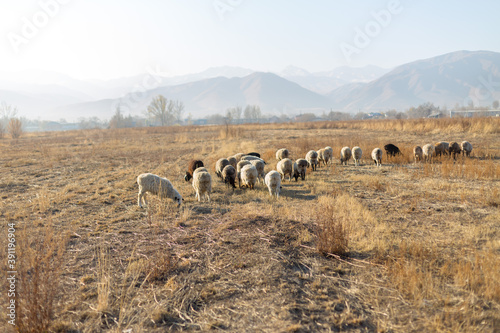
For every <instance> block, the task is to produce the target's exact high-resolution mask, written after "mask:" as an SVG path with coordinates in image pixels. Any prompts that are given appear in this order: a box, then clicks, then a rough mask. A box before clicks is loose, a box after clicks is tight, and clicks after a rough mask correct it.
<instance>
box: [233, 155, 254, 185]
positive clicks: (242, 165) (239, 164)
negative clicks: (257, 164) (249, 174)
mask: <svg viewBox="0 0 500 333" xmlns="http://www.w3.org/2000/svg"><path fill="white" fill-rule="evenodd" d="M249 164H252V163H250V161H239V162H238V164H237V165H236V177H237V178H238V183H239V186H240V188H241V169H242V168H243V167H244V166H245V165H249Z"/></svg>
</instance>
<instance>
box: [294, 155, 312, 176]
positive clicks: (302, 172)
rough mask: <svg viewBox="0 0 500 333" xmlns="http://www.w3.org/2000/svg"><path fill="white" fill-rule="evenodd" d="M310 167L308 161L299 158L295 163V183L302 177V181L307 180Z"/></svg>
mask: <svg viewBox="0 0 500 333" xmlns="http://www.w3.org/2000/svg"><path fill="white" fill-rule="evenodd" d="M308 167H309V162H307V160H306V159H303V158H299V159H298V160H296V161H295V163H293V178H295V181H297V179H298V178H299V177H300V179H302V180H305V179H306V170H307V168H308Z"/></svg>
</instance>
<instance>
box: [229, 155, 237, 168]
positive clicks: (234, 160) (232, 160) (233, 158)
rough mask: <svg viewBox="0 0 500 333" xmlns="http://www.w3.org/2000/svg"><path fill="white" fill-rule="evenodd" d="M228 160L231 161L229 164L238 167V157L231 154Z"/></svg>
mask: <svg viewBox="0 0 500 333" xmlns="http://www.w3.org/2000/svg"><path fill="white" fill-rule="evenodd" d="M227 160H228V161H229V164H231V165H232V166H233V168H235V169H236V164H238V161H237V160H236V157H234V156H229V157H228V158H227Z"/></svg>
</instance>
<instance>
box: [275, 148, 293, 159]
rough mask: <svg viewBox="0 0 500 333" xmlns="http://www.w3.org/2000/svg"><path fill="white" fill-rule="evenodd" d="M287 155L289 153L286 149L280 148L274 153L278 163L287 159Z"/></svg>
mask: <svg viewBox="0 0 500 333" xmlns="http://www.w3.org/2000/svg"><path fill="white" fill-rule="evenodd" d="M289 155H290V153H289V151H288V149H286V148H281V149H278V151H277V152H276V159H277V160H278V161H281V160H282V159H285V158H288V156H289Z"/></svg>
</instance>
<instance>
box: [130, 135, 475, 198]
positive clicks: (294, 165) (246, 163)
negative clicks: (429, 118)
mask: <svg viewBox="0 0 500 333" xmlns="http://www.w3.org/2000/svg"><path fill="white" fill-rule="evenodd" d="M384 150H385V152H386V154H387V155H388V156H396V155H398V154H401V151H400V150H399V148H398V147H397V146H395V145H394V144H391V143H389V144H387V145H385V146H384ZM471 151H472V145H471V144H470V143H469V142H467V141H463V142H462V143H461V144H458V143H457V142H450V143H448V142H443V141H440V142H437V143H436V144H426V145H424V146H423V147H420V146H415V147H414V148H413V156H414V159H415V162H417V161H428V162H430V161H432V157H435V156H441V155H443V154H445V155H448V154H449V155H450V156H453V158H456V155H457V154H460V153H462V154H463V155H466V156H470V153H471ZM362 154H363V151H362V150H361V148H360V147H357V146H356V147H353V148H352V149H350V148H349V147H343V148H342V149H341V151H340V163H341V164H346V165H347V163H348V161H349V160H350V159H351V158H352V159H353V160H354V165H355V166H358V165H359V164H360V161H361V157H362ZM382 154H383V152H382V149H380V148H375V149H373V151H372V153H371V158H372V160H373V162H374V163H375V165H377V166H381V165H382ZM289 156H290V153H289V151H288V149H286V148H281V149H279V150H278V151H277V152H276V159H277V160H278V164H277V165H276V170H272V171H270V172H268V173H267V174H266V173H265V171H264V167H265V165H266V162H265V161H264V160H263V159H261V158H260V154H259V153H255V152H252V153H248V154H243V153H238V154H235V155H233V156H230V157H228V158H221V159H219V160H218V161H217V163H216V164H215V174H216V175H217V177H219V178H220V179H221V180H222V181H223V182H224V183H226V184H227V186H230V187H232V188H233V189H234V188H236V180H238V183H239V187H240V188H241V187H247V188H250V189H253V188H254V187H255V184H256V183H257V182H259V183H260V182H261V181H262V180H263V181H264V183H265V185H266V186H267V187H268V189H269V194H270V195H271V196H276V198H278V197H279V195H280V192H281V182H282V181H284V180H285V178H286V176H288V180H289V181H291V180H292V178H295V181H297V180H298V178H299V177H300V178H301V179H302V180H305V176H306V170H307V168H309V167H311V169H312V170H313V171H315V170H316V169H317V167H318V166H321V163H323V164H324V165H325V166H326V165H328V164H329V163H331V162H332V161H333V149H332V147H325V148H323V149H319V150H318V151H315V150H310V151H309V152H308V153H307V154H306V156H305V158H299V159H297V160H296V161H292V160H291V159H290V158H289ZM184 180H185V181H191V180H192V185H193V188H194V190H195V193H196V199H198V201H201V200H202V198H203V199H205V198H206V199H207V200H208V201H210V194H211V192H212V176H211V175H210V173H209V172H208V170H207V169H206V168H205V167H204V164H203V162H202V161H201V160H192V161H191V162H190V163H189V165H188V170H187V171H186V175H185V176H184ZM137 184H138V185H139V196H138V202H137V204H138V205H139V207H142V203H143V202H144V204H147V202H146V199H145V197H144V194H145V193H146V192H150V193H151V194H154V195H158V196H159V197H161V198H170V199H172V200H173V201H174V202H176V203H177V204H178V205H181V203H182V201H183V199H182V196H181V195H180V194H179V192H178V191H177V190H176V189H175V188H174V187H173V185H172V183H171V182H170V181H169V180H168V179H166V178H162V177H160V176H157V175H154V174H151V173H144V174H141V175H139V176H138V177H137Z"/></svg>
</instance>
